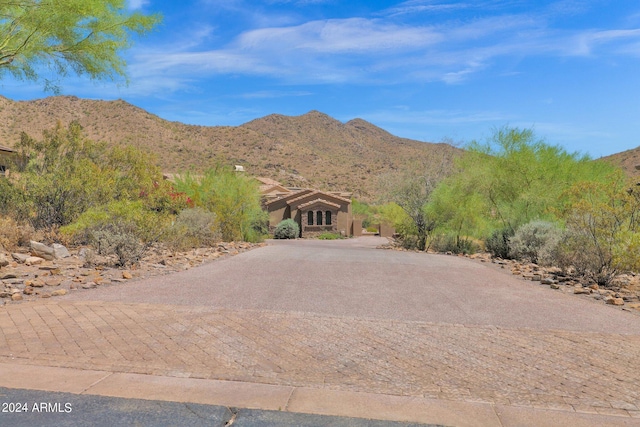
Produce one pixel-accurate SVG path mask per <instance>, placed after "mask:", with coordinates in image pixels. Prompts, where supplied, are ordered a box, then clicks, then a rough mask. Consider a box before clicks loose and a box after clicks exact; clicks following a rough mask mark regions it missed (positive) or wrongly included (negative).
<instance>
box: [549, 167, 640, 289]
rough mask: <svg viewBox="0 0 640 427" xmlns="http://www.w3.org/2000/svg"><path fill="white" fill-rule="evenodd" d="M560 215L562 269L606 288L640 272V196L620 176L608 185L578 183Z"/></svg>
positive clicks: (633, 186) (613, 177)
mask: <svg viewBox="0 0 640 427" xmlns="http://www.w3.org/2000/svg"><path fill="white" fill-rule="evenodd" d="M566 199H567V203H566V209H565V210H564V211H563V212H561V213H562V215H563V219H564V220H565V223H566V229H567V238H566V239H565V240H564V241H563V242H562V244H561V245H560V249H561V251H560V252H561V256H562V262H563V266H573V267H574V268H575V269H576V272H577V273H579V274H582V275H584V276H587V277H589V278H591V279H592V280H595V281H596V282H597V283H598V284H600V285H603V286H607V285H609V284H610V282H611V279H613V278H614V277H615V276H616V275H617V274H618V273H620V272H624V271H632V272H637V271H640V257H638V255H637V254H638V250H640V191H638V187H637V185H636V184H635V182H629V181H627V179H626V177H624V176H623V175H622V174H620V175H617V176H616V175H612V177H611V179H610V181H609V182H607V183H579V184H576V185H574V186H573V187H572V188H571V189H570V190H569V191H567V192H566Z"/></svg>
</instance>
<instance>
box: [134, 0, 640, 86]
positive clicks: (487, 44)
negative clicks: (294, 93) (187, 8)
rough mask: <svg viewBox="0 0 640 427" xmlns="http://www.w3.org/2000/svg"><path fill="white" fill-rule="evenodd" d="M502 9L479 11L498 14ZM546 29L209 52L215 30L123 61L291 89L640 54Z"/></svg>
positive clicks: (608, 32) (366, 24)
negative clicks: (255, 79) (250, 78)
mask: <svg viewBox="0 0 640 427" xmlns="http://www.w3.org/2000/svg"><path fill="white" fill-rule="evenodd" d="M505 1H506V0H505ZM505 1H501V0H495V1H493V2H491V1H489V2H488V3H487V2H485V3H487V4H488V5H490V6H491V7H495V8H499V7H500V6H501V5H503V4H504V3H505ZM516 1H517V0H516ZM234 4H235V2H234ZM447 5H455V6H456V7H463V6H465V5H467V3H452V2H446V1H439V2H436V1H415V0H414V1H408V2H404V3H402V4H400V6H398V7H405V8H409V7H426V6H429V7H445V6H447ZM473 6H474V7H477V5H475V4H473ZM570 6H572V7H573V6H574V5H573V2H564V3H563V10H568V9H571V8H570ZM575 7H577V6H575ZM575 7H574V9H575ZM572 10H573V9H572ZM549 25H550V24H549V22H548V21H547V19H546V18H545V17H543V16H542V15H534V14H515V15H505V14H503V15H499V16H488V17H484V18H477V19H471V20H467V21H443V22H441V23H438V24H437V25H424V24H421V25H417V24H410V23H400V22H398V20H397V19H395V18H389V17H378V18H375V19H373V18H372V19H367V18H357V17H355V18H345V19H329V20H312V21H308V22H303V23H299V24H295V25H293V24H282V23H280V24H279V25H272V26H268V27H265V28H254V29H248V30H246V31H244V32H241V33H239V34H237V35H236V36H234V37H233V38H231V39H228V41H227V42H226V43H224V44H218V45H211V43H213V42H214V41H215V42H217V43H220V39H218V38H217V37H219V35H217V34H214V32H215V30H216V29H215V28H214V27H211V26H203V27H196V28H193V29H192V30H191V31H190V33H189V34H187V35H185V36H183V37H182V38H181V41H178V42H176V43H173V44H171V45H168V46H167V45H164V46H162V48H159V49H157V50H153V49H149V48H146V49H145V50H136V51H134V52H136V54H135V55H134V60H133V61H130V62H131V63H132V64H133V65H132V67H131V68H132V70H134V71H135V75H136V76H140V78H144V77H143V76H147V78H154V76H158V78H160V79H164V78H168V77H171V76H175V77H176V78H177V79H179V80H180V79H185V81H186V79H187V78H201V77H209V76H215V75H220V74H230V75H233V74H242V75H261V76H268V77H272V78H275V79H279V80H280V81H282V82H284V83H289V84H303V83H307V84H323V83H334V82H345V83H346V82H349V83H356V84H361V83H375V82H378V81H384V82H386V83H395V82H400V81H422V82H425V81H443V82H445V83H448V84H459V83H461V82H464V81H466V80H468V79H470V78H473V75H474V74H476V73H478V72H481V71H485V70H488V69H491V67H493V66H495V64H496V63H497V61H498V60H499V59H500V58H505V57H514V58H518V59H520V58H526V57H534V56H557V57H563V56H576V55H602V56H605V55H633V56H638V55H640V29H616V28H612V29H601V30H593V29H587V30H564V29H555V28H550V27H549ZM214 36H215V37H214ZM605 48H606V49H605ZM510 71H512V72H513V70H510Z"/></svg>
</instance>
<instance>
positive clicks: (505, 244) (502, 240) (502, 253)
mask: <svg viewBox="0 0 640 427" xmlns="http://www.w3.org/2000/svg"><path fill="white" fill-rule="evenodd" d="M513 234H514V233H513V230H512V229H511V228H501V229H499V230H494V231H493V233H491V236H489V238H487V240H486V241H485V246H486V248H487V251H489V253H491V256H493V257H494V258H502V259H509V258H511V257H510V255H509V240H510V239H511V237H513Z"/></svg>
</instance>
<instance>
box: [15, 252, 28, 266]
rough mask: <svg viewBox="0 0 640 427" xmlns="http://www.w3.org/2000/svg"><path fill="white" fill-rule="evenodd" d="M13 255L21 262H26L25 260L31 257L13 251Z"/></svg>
mask: <svg viewBox="0 0 640 427" xmlns="http://www.w3.org/2000/svg"><path fill="white" fill-rule="evenodd" d="M11 257H12V258H13V259H14V260H16V262H18V263H19V264H24V263H25V261H26V260H27V258H29V255H25V254H19V253H12V254H11Z"/></svg>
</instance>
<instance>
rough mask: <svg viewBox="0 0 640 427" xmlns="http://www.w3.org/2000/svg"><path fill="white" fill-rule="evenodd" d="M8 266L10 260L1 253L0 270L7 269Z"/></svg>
mask: <svg viewBox="0 0 640 427" xmlns="http://www.w3.org/2000/svg"><path fill="white" fill-rule="evenodd" d="M7 265H9V260H8V259H7V256H6V255H5V254H3V253H0V268H2V267H6V266H7Z"/></svg>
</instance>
